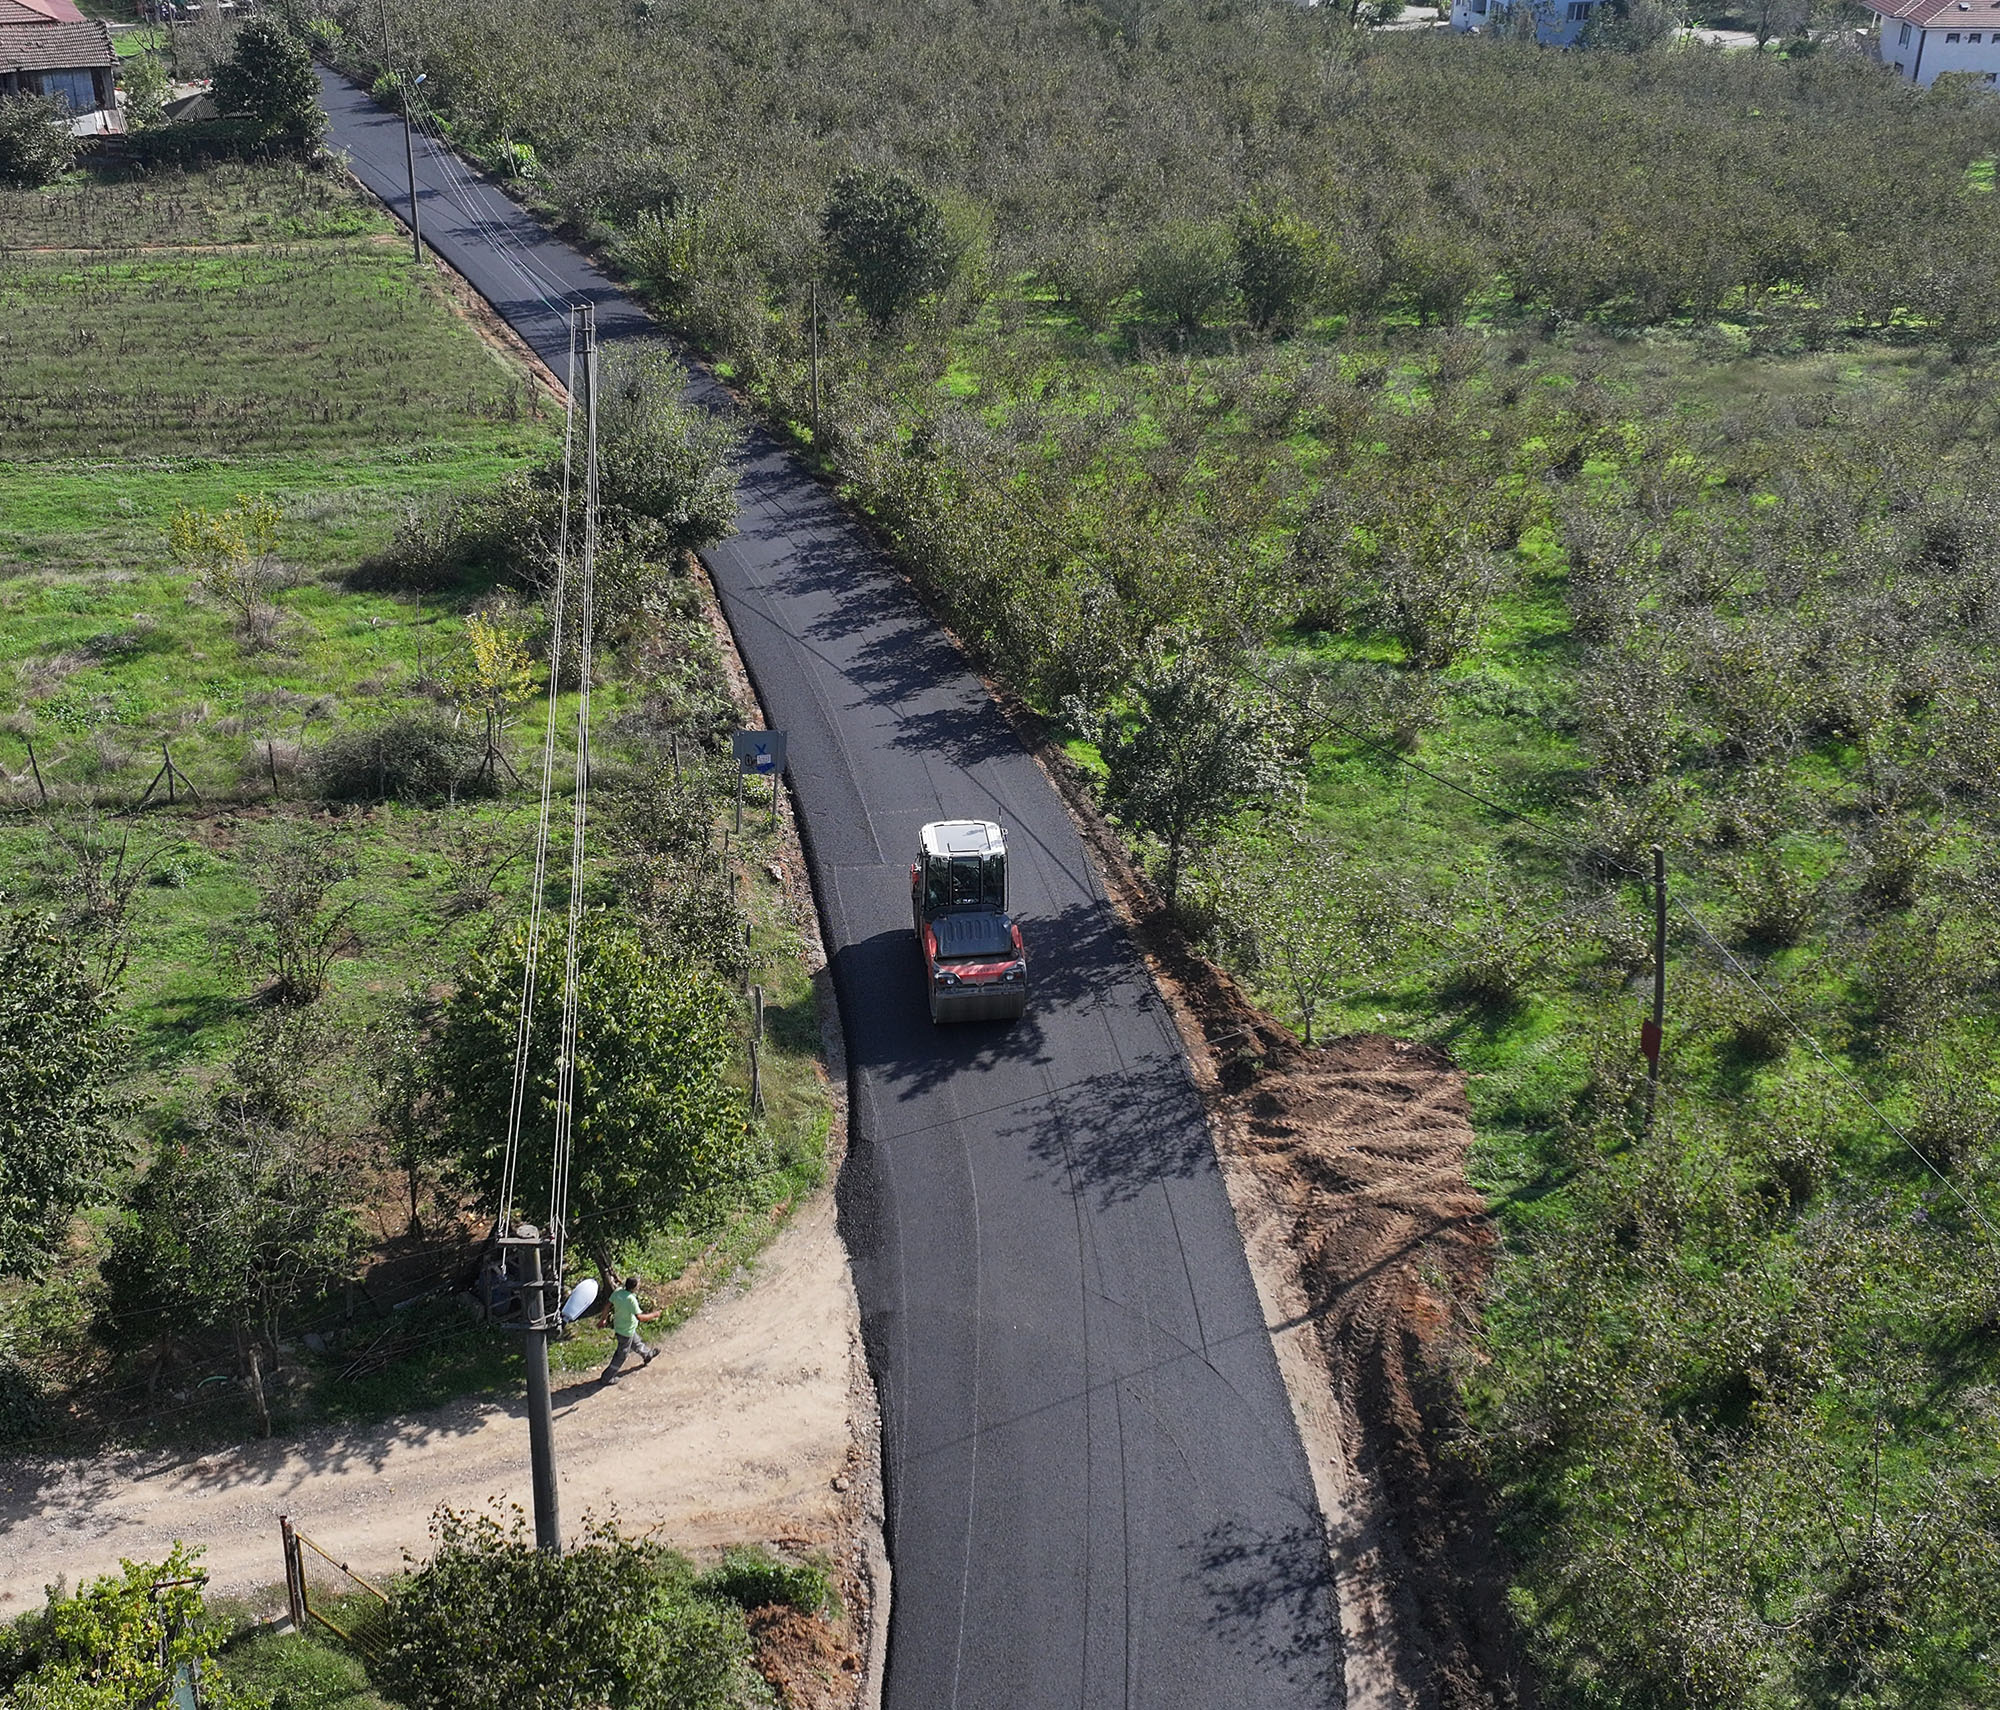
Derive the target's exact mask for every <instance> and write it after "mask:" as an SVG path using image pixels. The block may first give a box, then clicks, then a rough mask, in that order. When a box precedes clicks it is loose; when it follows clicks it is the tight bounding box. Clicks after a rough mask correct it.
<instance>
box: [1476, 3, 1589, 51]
mask: <svg viewBox="0 0 2000 1710" xmlns="http://www.w3.org/2000/svg"><path fill="white" fill-rule="evenodd" d="M1515 6H1526V7H1527V8H1528V10H1529V11H1530V12H1531V13H1533V15H1534V19H1535V40H1536V41H1538V42H1540V43H1541V44H1542V46H1543V47H1570V46H1572V45H1574V44H1575V42H1576V39H1577V38H1578V37H1579V36H1581V35H1582V34H1583V26H1584V25H1585V24H1587V23H1589V22H1590V14H1591V13H1592V12H1594V11H1595V10H1596V9H1597V7H1596V0H1452V7H1451V27H1452V28H1453V29H1454V30H1455V31H1457V32H1458V34H1460V35H1462V36H1464V35H1480V36H1489V35H1495V34H1497V33H1498V32H1499V30H1500V28H1501V20H1502V19H1503V18H1504V17H1505V16H1506V15H1507V13H1508V12H1509V11H1510V10H1511V9H1512V8H1513V7H1515Z"/></svg>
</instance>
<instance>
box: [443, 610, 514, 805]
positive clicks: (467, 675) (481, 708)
mask: <svg viewBox="0 0 2000 1710" xmlns="http://www.w3.org/2000/svg"><path fill="white" fill-rule="evenodd" d="M438 683H439V687H440V688H441V689H443V691H444V692H445V694H447V695H449V696H450V697H451V699H452V700H453V702H455V703H456V704H457V706H458V707H459V708H460V710H461V711H464V712H469V713H473V714H475V715H477V716H479V717H482V718H484V719H485V721H486V756H485V758H484V759H483V760H482V761H481V762H480V766H479V776H478V777H477V778H476V779H474V780H473V782H474V783H475V785H476V784H479V783H484V782H486V781H487V780H489V779H491V780H492V781H493V782H495V783H498V781H499V779H498V775H497V770H496V769H497V768H499V767H501V766H506V767H507V770H508V772H509V773H510V774H511V773H512V772H513V770H514V768H513V767H512V766H511V765H509V764H508V761H507V756H506V754H505V753H504V751H503V750H502V749H501V747H500V735H501V732H502V731H504V730H505V729H506V728H507V725H508V723H509V722H510V714H511V713H512V711H513V709H514V708H515V707H517V706H519V705H520V704H521V703H522V702H523V701H525V700H527V699H528V698H529V697H530V696H532V695H533V694H534V692H535V672H534V663H533V661H532V660H530V659H529V657H528V648H527V644H526V643H525V642H524V641H523V640H522V639H521V636H520V633H519V632H518V631H517V630H516V629H515V628H514V627H513V626H512V625H511V624H509V623H508V622H507V621H506V619H505V618H504V616H502V617H485V616H482V615H481V614H479V613H477V612H475V613H473V615H472V616H471V617H469V618H467V619H466V620H465V640H464V643H463V645H461V646H460V647H459V648H458V649H457V650H455V651H454V652H453V653H452V654H451V655H450V656H449V657H448V658H447V659H446V660H445V663H444V665H443V667H442V669H441V670H440V671H439V672H438Z"/></svg>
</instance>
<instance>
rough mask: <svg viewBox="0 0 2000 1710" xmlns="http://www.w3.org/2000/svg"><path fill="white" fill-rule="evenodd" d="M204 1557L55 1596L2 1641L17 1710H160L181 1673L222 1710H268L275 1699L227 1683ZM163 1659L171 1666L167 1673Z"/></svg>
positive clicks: (133, 1566) (2, 1677)
mask: <svg viewBox="0 0 2000 1710" xmlns="http://www.w3.org/2000/svg"><path fill="white" fill-rule="evenodd" d="M200 1558H201V1550H200V1548H199V1547H198V1546H197V1547H190V1546H189V1545H186V1544H176V1545H174V1547H173V1549H172V1550H171V1551H170V1552H169V1553H168V1556H167V1559H166V1560H165V1561H163V1562H157V1563H155V1562H130V1561H128V1562H125V1563H123V1564H122V1565H121V1568H120V1571H119V1572H117V1573H113V1574H105V1575H103V1576H102V1577H100V1578H98V1579H94V1580H92V1581H91V1582H90V1583H89V1584H88V1585H86V1586H85V1587H84V1588H83V1589H82V1590H81V1591H79V1592H78V1593H77V1594H76V1595H75V1596H73V1597H64V1596H60V1595H51V1597H50V1598H49V1601H48V1602H47V1603H46V1604H45V1605H44V1606H43V1607H42V1608H41V1609H39V1610H37V1611H36V1612H35V1613H33V1614H31V1615H28V1616H25V1617H24V1618H23V1619H21V1620H20V1621H17V1622H16V1623H14V1625H13V1627H12V1628H11V1629H9V1630H8V1631H7V1633H6V1634H5V1635H4V1637H0V1689H4V1701H5V1702H6V1703H7V1704H8V1705H9V1706H10V1707H18V1710H152V1707H153V1706H155V1705H159V1704H164V1703H168V1702H170V1701H171V1698H172V1691H173V1685H174V1681H175V1679H176V1677H177V1676H180V1675H181V1673H182V1671H183V1670H188V1671H194V1670H199V1671H200V1678H201V1683H202V1693H201V1699H202V1702H203V1703H204V1704H207V1705H212V1706H214V1710H267V1707H268V1706H269V1703H270V1700H269V1699H268V1698H267V1697H266V1696H264V1695H263V1694H261V1693H254V1692H246V1691H244V1690H243V1689H241V1688H239V1687H237V1686H235V1685H233V1684H232V1683H231V1682H229V1681H228V1680H226V1679H223V1678H221V1677H219V1676H218V1675H217V1674H216V1673H215V1671H214V1670H213V1669H212V1668H205V1667H204V1666H203V1665H204V1664H207V1663H210V1662H212V1660H213V1659H214V1657H215V1656H216V1654H217V1652H218V1651H219V1650H220V1649H221V1647H222V1641H223V1638H224V1637H225V1631H224V1629H223V1627H222V1626H221V1624H220V1623H219V1622H217V1621H216V1620H215V1619H213V1618H212V1617H211V1616H210V1615H209V1613H208V1611H207V1609H206V1608H205V1607H204V1605H203V1602H202V1595H201V1587H200V1586H199V1585H189V1584H176V1583H174V1582H175V1581H185V1580H188V1579H189V1578H191V1577H192V1576H193V1574H194V1573H195V1572H196V1569H197V1564H198V1563H199V1561H200ZM163 1652H164V1658H165V1666H164V1667H163V1666H162V1654H163Z"/></svg>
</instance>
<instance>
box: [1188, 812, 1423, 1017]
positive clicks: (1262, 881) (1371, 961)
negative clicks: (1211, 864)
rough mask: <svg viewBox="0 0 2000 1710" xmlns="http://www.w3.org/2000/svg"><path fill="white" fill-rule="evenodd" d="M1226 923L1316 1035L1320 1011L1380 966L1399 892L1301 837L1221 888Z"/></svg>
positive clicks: (1269, 982) (1262, 973) (1243, 868)
mask: <svg viewBox="0 0 2000 1710" xmlns="http://www.w3.org/2000/svg"><path fill="white" fill-rule="evenodd" d="M1221 902H1222V906H1223V908H1225V909H1226V910H1228V911H1229V913H1230V915H1231V916H1232V917H1233V918H1232V920H1231V921H1230V923H1229V925H1230V927H1231V928H1233V931H1231V932H1229V933H1228V934H1227V936H1234V937H1237V938H1238V939H1239V941H1241V942H1244V943H1245V945H1246V947H1247V949H1248V950H1249V952H1250V959H1251V960H1252V962H1253V965H1254V967H1255V969H1256V972H1257V974H1258V976H1259V978H1260V980H1261V981H1262V983H1263V984H1264V985H1266V986H1267V987H1272V986H1275V987H1276V988H1278V989H1279V990H1281V991H1282V992H1283V993H1284V995H1285V996H1286V997H1287V998H1289V999H1290V1000H1291V1005H1292V1008H1293V1010H1294V1011H1295V1012H1296V1014H1297V1015H1298V1017H1299V1020H1300V1022H1301V1024H1302V1026H1303V1031H1304V1034H1305V1042H1306V1043H1307V1044H1308V1045H1310V1044H1312V1043H1313V1030H1314V1027H1315V1024H1316V1023H1317V1021H1318V1018H1319V1016H1320V1013H1321V1012H1322V1011H1323V1010H1324V1009H1325V1008H1326V1007H1327V1006H1328V1005H1329V1004H1331V1003H1332V1002H1333V1001H1334V1000H1335V999H1336V998H1337V997H1339V995H1340V994H1341V993H1342V992H1343V991H1352V990H1353V989H1355V988H1356V987H1357V986H1359V985H1360V984H1361V983H1362V982H1363V981H1364V980H1366V979H1367V978H1368V977H1369V976H1370V975H1371V974H1373V973H1374V972H1376V970H1377V969H1379V968H1380V967H1381V966H1382V962H1383V958H1384V956H1385V954H1386V952H1387V950H1388V948H1389V946H1390V944H1391V943H1392V941H1393V934H1394V929H1395V924H1396V919H1397V905H1396V901H1395V899H1394V898H1393V897H1392V896H1391V895H1390V894H1389V893H1388V892H1387V891H1386V890H1385V889H1384V888H1383V886H1382V885H1381V884H1380V882H1379V881H1378V880H1377V879H1376V878H1375V876H1374V875H1373V874H1372V873H1370V872H1368V871H1367V870H1366V869H1365V868H1364V867H1362V866H1361V865H1360V864H1359V863H1358V862H1356V861H1355V860H1354V859H1353V858H1352V857H1351V856H1348V855H1346V854H1344V853H1343V852H1341V851H1339V850H1336V849H1331V848H1329V847H1327V846H1326V845H1325V844H1320V843H1311V842H1307V841H1305V840H1303V839H1301V840H1299V841H1297V842H1296V843H1294V844H1293V845H1292V846H1291V847H1289V848H1286V849H1281V850H1279V851H1278V852H1277V853H1276V854H1275V855H1274V856H1273V857H1272V858H1271V859H1269V860H1266V861H1261V862H1256V863H1246V864H1244V865H1242V866H1240V867H1239V868H1237V870H1236V871H1235V872H1234V873H1233V874H1232V875H1231V881H1230V883H1228V884H1227V885H1226V886H1224V888H1223V892H1222V898H1221Z"/></svg>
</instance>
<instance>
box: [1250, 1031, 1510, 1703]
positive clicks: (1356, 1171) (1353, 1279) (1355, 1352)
mask: <svg viewBox="0 0 2000 1710" xmlns="http://www.w3.org/2000/svg"><path fill="white" fill-rule="evenodd" d="M1232 1088H1233V1090H1232ZM1211 1110H1212V1113H1213V1117H1214V1121H1215V1125H1216V1130H1217V1134H1218V1138H1219V1139H1220V1141H1221V1143H1222V1145H1223V1146H1224V1147H1225V1148H1226V1149H1227V1151H1228V1152H1229V1153H1230V1154H1231V1155H1232V1158H1233V1161H1234V1162H1235V1163H1237V1164H1239V1165H1241V1166H1242V1167H1243V1168H1244V1169H1245V1170H1247V1172H1248V1173H1249V1174H1250V1175H1251V1176H1252V1177H1253V1178H1254V1180H1255V1182H1256V1184H1257V1186H1258V1190H1259V1192H1258V1205H1257V1209H1256V1212H1255V1218H1256V1220H1257V1221H1259V1222H1261V1223H1262V1224H1263V1225H1264V1226H1265V1228H1266V1230H1267V1232H1268V1236H1270V1237H1275V1239H1268V1238H1267V1240H1266V1241H1265V1242H1263V1243H1260V1245H1262V1246H1263V1247H1264V1248H1265V1249H1266V1252H1267V1254H1270V1252H1271V1249H1275V1256H1276V1257H1277V1259H1278V1261H1279V1263H1280V1264H1281V1266H1282V1267H1283V1268H1284V1270H1285V1271H1286V1272H1287V1273H1288V1274H1287V1275H1286V1276H1285V1278H1284V1279H1283V1280H1284V1282H1285V1283H1286V1284H1287V1285H1288V1286H1286V1287H1285V1289H1284V1294H1285V1295H1286V1296H1287V1297H1289V1298H1290V1299H1291V1300H1292V1301H1295V1302H1297V1310H1298V1311H1299V1312H1300V1314H1301V1315H1302V1316H1303V1317H1304V1318H1305V1319H1306V1321H1307V1322H1308V1324H1309V1325H1310V1329H1311V1332H1312V1342H1313V1345H1314V1346H1315V1347H1316V1349H1317V1352H1318V1356H1319V1361H1318V1363H1319V1364H1320V1366H1321V1369H1322V1371H1323V1373H1324V1376H1325V1380H1326V1382H1327V1383H1328V1385H1329V1387H1330V1390H1331V1395H1332V1400H1333V1404H1334V1407H1335V1409H1336V1417H1337V1418H1338V1420H1339V1423H1340V1427H1341V1431H1340V1435H1341V1436H1342V1437H1343V1439H1344V1449H1345V1459H1346V1462H1347V1467H1348V1470H1349V1471H1350V1472H1351V1475H1352V1476H1350V1477H1348V1478H1347V1479H1346V1480H1345V1481H1344V1483H1345V1488H1344V1491H1343V1495H1344V1497H1345V1501H1344V1504H1343V1506H1344V1509H1345V1513H1344V1515H1342V1516H1341V1517H1340V1519H1339V1521H1338V1522H1337V1523H1336V1525H1335V1528H1334V1530H1335V1538H1334V1545H1335V1551H1336V1559H1337V1562H1338V1563H1339V1565H1340V1566H1341V1567H1342V1568H1343V1569H1344V1570H1345V1571H1344V1572H1343V1575H1342V1577H1343V1579H1344V1580H1346V1581H1348V1582H1349V1585H1350V1588H1351V1590H1352V1592H1354V1593H1355V1594H1358V1595H1359V1596H1361V1597H1362V1598H1364V1599H1365V1600H1366V1602H1367V1603H1368V1604H1370V1605H1372V1606H1373V1607H1372V1609H1371V1611H1370V1613H1371V1614H1372V1616H1373V1619H1372V1620H1371V1621H1370V1622H1368V1623H1367V1625H1368V1626H1369V1627H1370V1628H1372V1629H1373V1634H1374V1637H1375V1638H1376V1639H1377V1641H1378V1645H1379V1648H1380V1652H1381V1653H1382V1654H1380V1655H1378V1657H1377V1658H1376V1659H1375V1660H1374V1664H1373V1667H1374V1670H1375V1672H1376V1673H1378V1674H1380V1675H1382V1676H1384V1677H1386V1678H1389V1679H1393V1680H1394V1681H1396V1682H1398V1683H1400V1684H1401V1686H1402V1687H1403V1689H1404V1692H1405V1693H1406V1694H1407V1693H1408V1692H1409V1691H1410V1690H1412V1689H1414V1691H1415V1692H1417V1693H1418V1694H1420V1696H1418V1697H1416V1698H1415V1702H1417V1703H1419V1704H1423V1705H1438V1706H1441V1707H1445V1710H1458V1707H1460V1706H1465V1707H1471V1706H1482V1707H1483V1706H1490V1705H1515V1704H1520V1703H1523V1702H1525V1701H1526V1700H1527V1698H1528V1697H1529V1694H1528V1693H1527V1692H1526V1691H1524V1689H1523V1684H1522V1667H1521V1659H1520V1656H1519V1653H1518V1648H1517V1646H1516V1644H1515V1641H1514V1637H1513V1634H1512V1632H1511V1630H1510V1625H1509V1623H1508V1621H1507V1618H1506V1612H1505V1604H1504V1597H1505V1590H1506V1573H1505V1567H1504V1562H1503V1560H1502V1558H1501V1555H1500V1552H1499V1550H1498V1549H1497V1547H1496V1545H1495V1543H1494V1540H1493V1535H1492V1527H1491V1524H1490V1520H1489V1516H1488V1513H1487V1508H1486V1502H1485V1497H1484V1492H1483V1491H1482V1490H1481V1488H1480V1487H1479V1486H1478V1484H1477V1483H1476V1482H1475V1481H1474V1480H1472V1479H1470V1478H1469V1477H1467V1476H1466V1475H1465V1474H1464V1473H1463V1471H1461V1470H1460V1469H1459V1468H1458V1467H1457V1466H1455V1465H1454V1464H1453V1462H1452V1461H1451V1460H1450V1459H1448V1458H1445V1457H1441V1456H1440V1454H1439V1448H1440V1439H1441V1437H1442V1436H1443V1435H1444V1434H1445V1433H1446V1432H1448V1431H1449V1430H1450V1429H1452V1428H1453V1427H1454V1426H1455V1425H1456V1423H1457V1414H1456V1405H1455V1401H1454V1398H1453V1396H1452V1394H1451V1391H1450V1388H1449V1385H1448V1384H1447V1383H1446V1381H1445V1380H1444V1377H1443V1369H1442V1368H1443V1364H1444V1358H1443V1357H1444V1354H1445V1352H1446V1350H1447V1348H1448V1345H1449V1342H1450V1340H1451V1338H1452V1336H1453V1334H1454V1331H1455V1324H1454V1314H1455V1312H1457V1311H1459V1310H1461V1309H1462V1308H1461V1306H1460V1303H1466V1304H1467V1305H1470V1304H1471V1303H1476V1302H1477V1301H1478V1300H1479V1299H1480V1297H1481V1295H1482V1293H1483V1291H1484V1288H1485V1284H1486V1280H1487V1277H1488V1274H1489V1272H1490V1270H1491V1266H1492V1254H1493V1232H1492V1228H1491V1225H1490V1222H1489V1220H1488V1217H1487V1212H1486V1206H1485V1202H1484V1201H1483V1200H1482V1199H1481V1197H1480V1196H1479V1195H1478V1194H1477V1193H1475V1192H1474V1191H1473V1189H1472V1187H1471V1186H1470V1184H1469V1183H1468V1182H1467V1180H1466V1174H1465V1166H1466V1156H1467V1151H1468V1149H1469V1147H1470V1145H1471V1142H1472V1129H1471V1124H1470V1122H1469V1121H1468V1118H1467V1113H1466V1104H1465V1084H1464V1077H1463V1075H1462V1074H1461V1073H1460V1072H1459V1070H1458V1069H1457V1068H1456V1066H1455V1065H1453V1063H1452V1062H1451V1060H1450V1059H1449V1058H1448V1057H1446V1056H1445V1055H1444V1054H1443V1053H1442V1052H1440V1051H1436V1050H1433V1049H1431V1048H1429V1047H1427V1046H1423V1045H1417V1044H1412V1043H1410V1042H1408V1041H1404V1040H1394V1039H1385V1038H1382V1037H1380V1036H1379V1035H1361V1036H1358V1037H1355V1038H1349V1039H1340V1040H1336V1041H1334V1042H1333V1043H1332V1044H1330V1045H1326V1046H1323V1047H1321V1048H1319V1049H1317V1050H1306V1049H1303V1048H1299V1047H1295V1046H1287V1045H1284V1044H1280V1045H1279V1047H1278V1049H1276V1050H1272V1051H1270V1052H1268V1054H1265V1055H1262V1056H1261V1057H1251V1056H1249V1055H1247V1054H1238V1055H1234V1056H1231V1057H1229V1058H1228V1059H1226V1060H1225V1062H1224V1065H1223V1075H1222V1077H1221V1084H1220V1085H1218V1086H1217V1087H1216V1089H1215V1090H1214V1092H1213V1094H1212V1096H1211ZM1267 1262H1268V1258H1267ZM1329 1519H1330V1520H1332V1519H1334V1517H1333V1516H1329ZM1357 1660H1358V1661H1361V1662H1362V1663H1363V1666H1364V1668H1365V1667H1367V1666H1368V1663H1367V1659H1357ZM1392 1701H1394V1700H1392ZM1405 1701H1409V1700H1408V1699H1407V1697H1405Z"/></svg>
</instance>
